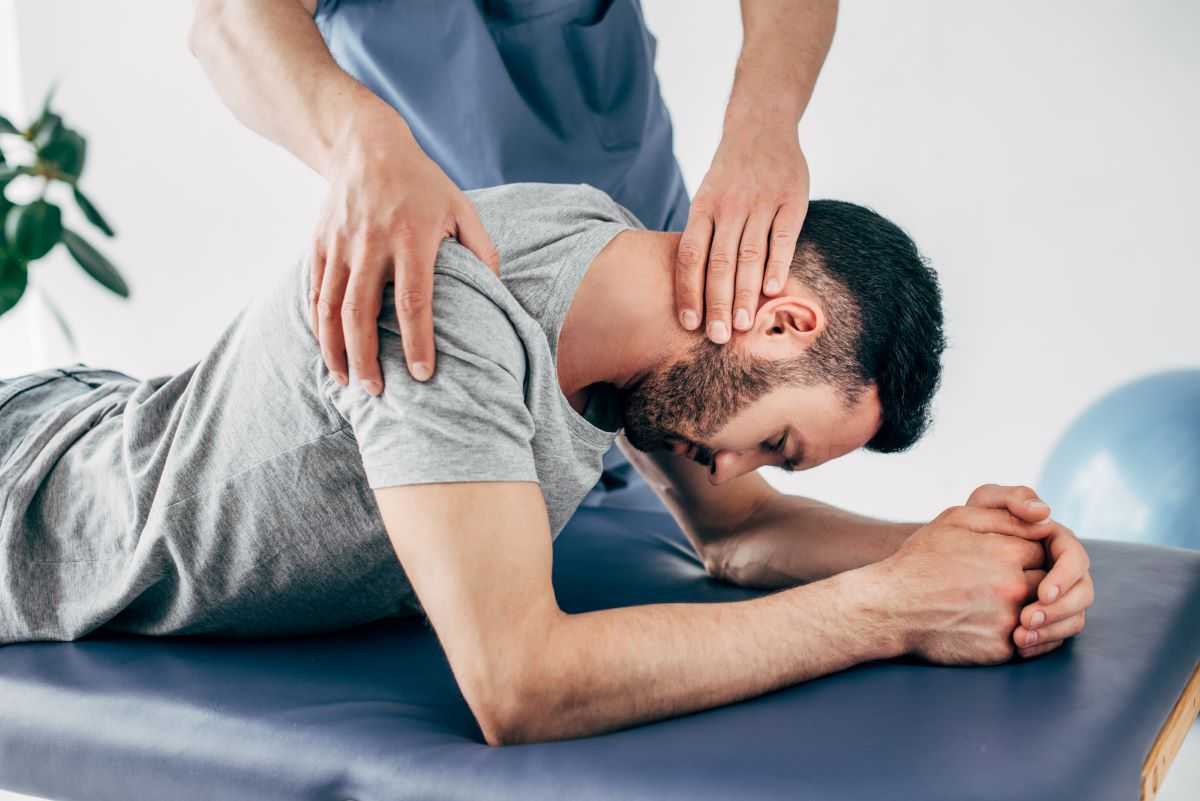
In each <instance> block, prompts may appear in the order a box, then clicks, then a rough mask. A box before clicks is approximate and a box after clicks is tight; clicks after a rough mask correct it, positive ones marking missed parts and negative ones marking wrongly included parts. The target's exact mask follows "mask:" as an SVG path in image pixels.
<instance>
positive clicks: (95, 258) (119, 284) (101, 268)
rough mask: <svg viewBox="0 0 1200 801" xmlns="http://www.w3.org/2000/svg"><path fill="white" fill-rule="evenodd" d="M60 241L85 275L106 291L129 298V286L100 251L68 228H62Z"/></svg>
mask: <svg viewBox="0 0 1200 801" xmlns="http://www.w3.org/2000/svg"><path fill="white" fill-rule="evenodd" d="M62 241H63V244H64V245H66V246H67V250H69V251H70V252H71V256H73V257H74V259H75V261H77V262H79V266H80V267H82V268H83V271H84V272H85V273H87V274H88V275H90V276H91V277H92V278H95V279H96V280H97V281H98V282H99V283H100V284H101V285H102V286H104V287H105V288H106V289H108V290H110V291H112V292H115V293H116V294H118V295H120V296H121V297H123V298H127V297H129V285H128V284H126V283H125V279H124V278H122V277H121V273H119V272H118V271H117V268H116V267H114V266H113V265H112V262H110V261H109V260H108V259H106V258H105V257H104V256H103V255H102V254H101V253H100V251H98V250H96V249H95V248H94V247H92V246H91V245H90V244H88V242H87V240H86V239H84V238H83V237H81V236H80V235H79V234H77V233H75V232H74V231H72V230H70V229H69V228H64V229H63V232H62Z"/></svg>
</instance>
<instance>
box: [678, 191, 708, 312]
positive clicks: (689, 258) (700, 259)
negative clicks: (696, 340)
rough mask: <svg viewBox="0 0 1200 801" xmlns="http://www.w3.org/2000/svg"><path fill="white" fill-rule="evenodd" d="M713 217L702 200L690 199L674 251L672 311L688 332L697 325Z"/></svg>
mask: <svg viewBox="0 0 1200 801" xmlns="http://www.w3.org/2000/svg"><path fill="white" fill-rule="evenodd" d="M712 234H713V216H712V212H711V211H710V210H709V208H708V206H707V205H706V204H705V203H704V201H703V199H701V198H697V199H696V200H695V201H693V202H692V207H691V210H690V211H689V212H688V221H687V227H686V228H684V230H683V236H682V237H680V239H679V247H678V249H677V250H676V252H675V310H676V312H677V313H678V314H679V324H680V325H682V326H683V327H684V328H686V329H687V330H688V331H695V330H696V329H697V328H699V327H700V321H701V320H702V319H703V315H701V314H700V307H701V305H702V304H703V303H704V269H705V266H706V265H707V264H708V246H709V244H710V243H711V242H712Z"/></svg>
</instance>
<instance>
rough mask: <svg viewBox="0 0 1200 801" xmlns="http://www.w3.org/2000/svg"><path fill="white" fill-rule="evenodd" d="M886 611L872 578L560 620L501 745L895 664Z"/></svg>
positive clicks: (879, 585) (545, 639) (894, 639)
mask: <svg viewBox="0 0 1200 801" xmlns="http://www.w3.org/2000/svg"><path fill="white" fill-rule="evenodd" d="M887 609H888V598H887V591H886V586H885V585H884V583H883V582H882V581H881V580H880V578H879V576H877V575H876V574H875V573H874V572H873V571H872V568H864V569H863V570H861V571H851V572H847V573H843V574H841V575H838V576H834V577H833V578H830V579H829V580H827V581H821V582H816V583H814V584H809V585H807V586H804V587H796V588H792V589H789V590H784V591H782V592H778V593H773V594H771V595H767V596H763V597H760V598H753V599H750V600H745V601H736V602H730V603H709V604H704V603H692V604H653V605H647V606H636V607H627V608H621V609H605V610H600V611H596V612H587V613H582V614H573V615H566V614H564V615H561V616H559V617H558V618H557V619H556V623H555V624H553V625H551V626H549V628H548V630H547V631H546V632H545V634H544V636H541V637H539V642H538V643H537V644H536V645H537V648H536V651H537V653H536V656H534V657H533V658H532V659H531V660H530V661H531V662H532V663H533V664H535V665H536V666H537V667H536V669H534V671H533V672H532V674H531V675H529V676H528V681H527V682H525V685H526V686H525V687H524V688H523V691H522V692H521V694H520V696H521V697H520V703H519V708H520V709H521V710H522V712H521V713H520V714H516V715H513V716H511V717H510V719H509V720H508V723H507V725H506V726H505V728H504V733H503V735H502V737H501V739H502V741H503V742H504V743H505V744H508V743H517V742H532V741H540V740H554V739H563V738H570V737H581V736H585V735H591V734H598V733H601V732H605V731H610V730H613V729H618V728H624V727H626V726H631V725H635V724H637V723H644V722H647V721H651V720H657V719H660V718H665V717H670V716H674V715H682V714H686V713H688V712H693V711H696V710H700V709H706V708H709V707H713V706H720V705H722V704H728V703H733V702H735V701H739V700H742V699H745V698H750V697H753V696H756V695H760V694H762V693H766V692H770V691H772V690H776V689H779V688H781V687H786V686H788V685H791V684H796V683H798V682H803V681H807V680H809V679H812V678H816V677H818V676H823V675H826V674H828V673H833V672H836V671H839V670H844V669H846V668H848V667H851V666H853V665H856V664H859V663H862V662H867V661H871V660H873V659H886V658H891V657H894V656H898V655H900V654H901V653H903V633H902V632H900V631H897V630H896V623H895V621H894V620H893V619H892V618H890V617H889V615H888V612H887ZM531 645H533V644H531Z"/></svg>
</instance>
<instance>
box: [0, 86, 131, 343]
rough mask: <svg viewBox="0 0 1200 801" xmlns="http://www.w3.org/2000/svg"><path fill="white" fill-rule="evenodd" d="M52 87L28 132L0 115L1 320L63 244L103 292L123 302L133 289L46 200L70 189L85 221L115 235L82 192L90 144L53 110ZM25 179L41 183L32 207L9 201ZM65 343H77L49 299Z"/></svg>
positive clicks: (49, 304) (103, 231)
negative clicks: (41, 262)
mask: <svg viewBox="0 0 1200 801" xmlns="http://www.w3.org/2000/svg"><path fill="white" fill-rule="evenodd" d="M53 99H54V87H53V86H52V87H51V88H50V91H49V92H47V93H46V99H45V101H44V102H43V103H42V111H41V114H39V115H38V117H37V118H36V119H35V120H34V121H33V122H32V123H30V124H29V126H28V127H27V128H25V129H23V130H22V129H19V128H17V126H15V125H14V124H13V123H12V122H11V121H10V120H9V119H8V118H7V117H4V116H2V115H0V315H3V314H5V313H6V312H8V311H10V310H11V309H12V308H13V307H14V306H16V305H17V303H18V302H19V301H20V300H21V296H22V295H24V294H25V290H26V287H27V285H28V281H29V266H30V265H31V264H32V263H33V262H35V261H37V260H38V259H41V258H44V257H45V256H46V255H47V254H48V253H49V252H50V251H51V250H52V249H53V248H54V247H55V246H56V245H58V244H59V243H62V245H63V246H64V247H66V249H67V251H68V252H69V253H70V254H71V257H72V258H74V259H75V261H76V262H77V263H78V264H79V266H80V267H82V268H83V270H84V272H86V273H87V274H88V275H90V276H91V277H92V278H94V279H95V280H96V281H97V282H99V283H100V285H101V286H103V287H104V288H106V289H108V290H110V291H112V292H115V293H116V294H117V295H120V296H121V297H123V298H127V297H129V286H128V284H126V283H125V279H124V278H122V277H121V273H120V272H119V271H118V270H117V268H116V267H114V266H113V264H112V262H110V261H109V260H108V259H107V258H106V257H105V256H104V255H103V254H102V253H100V251H98V250H96V248H95V247H93V246H92V245H91V244H90V243H89V242H88V241H87V240H86V239H84V238H83V237H82V236H80V235H79V234H78V233H77V232H76V231H73V230H71V229H70V228H67V227H66V226H64V225H63V222H62V210H61V208H60V207H59V206H58V205H56V204H55V203H53V202H51V201H50V200H47V199H46V193H47V190H48V189H49V188H50V187H51V186H52V185H54V184H62V185H65V186H67V187H69V188H70V192H71V195H72V197H73V198H74V200H75V205H77V206H78V207H79V210H80V211H82V212H83V216H84V217H85V218H86V219H87V221H88V222H90V223H91V224H92V225H94V226H95V227H96V228H98V229H100V232H101V233H103V234H104V235H105V236H109V237H111V236H115V235H116V232H115V231H114V230H113V228H112V226H111V225H109V224H108V221H107V220H105V219H104V216H103V215H102V214H101V213H100V211H99V209H97V208H96V206H95V204H94V203H92V202H91V200H89V199H88V197H87V195H85V194H84V193H83V191H82V190H81V189H80V188H79V178H80V176H81V175H82V174H83V167H84V164H85V163H86V157H87V140H86V139H84V137H83V136H82V135H80V133H79V132H78V131H75V130H74V129H72V128H69V127H67V125H66V124H65V123H64V122H63V118H62V117H61V116H59V115H58V114H56V113H55V112H54V110H53V109H52V107H51V103H52V101H53ZM21 176H29V177H32V178H34V179H41V182H42V183H41V191H40V193H37V192H36V191H35V192H33V193H31V194H32V197H31V198H30V199H29V200H28V202H23V203H21V202H14V201H12V200H10V199H9V198H8V196H7V195H6V191H7V189H8V185H9V184H10V183H12V182H13V181H14V180H15V179H17V178H19V177H21ZM46 300H47V306H48V307H49V308H50V310H51V312H52V313H53V314H54V317H55V319H56V320H57V322H58V324H59V326H60V327H62V329H63V333H64V334H65V335H66V337H67V340H68V341H69V342H71V344H72V346H74V337H73V336H72V335H71V331H70V328H69V327H68V326H67V323H66V320H65V319H64V318H63V316H62V314H61V313H60V312H59V311H58V309H57V308H56V307H55V306H54V304H52V303H50V302H49V298H46Z"/></svg>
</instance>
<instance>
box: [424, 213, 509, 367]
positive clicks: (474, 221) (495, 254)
mask: <svg viewBox="0 0 1200 801" xmlns="http://www.w3.org/2000/svg"><path fill="white" fill-rule="evenodd" d="M464 198H465V196H464ZM455 228H456V231H455V238H456V239H458V241H459V242H460V243H462V245H463V247H465V248H466V249H467V250H469V251H471V252H472V253H474V254H475V255H476V256H478V257H479V260H480V261H482V262H483V263H484V264H486V265H487V266H488V267H489V268H491V271H492V272H494V273H495V274H496V277H497V278H499V277H500V251H498V250H496V245H495V243H494V242H492V237H491V234H489V233H488V232H487V229H486V228H484V227H483V223H482V222H481V221H480V220H479V212H478V211H477V210H476V209H475V205H474V204H473V203H471V201H470V200H469V199H464V200H463V202H462V204H461V205H460V206H459V209H458V213H457V216H456V217H455ZM430 366H431V367H432V366H433V363H432V361H431V362H430Z"/></svg>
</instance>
